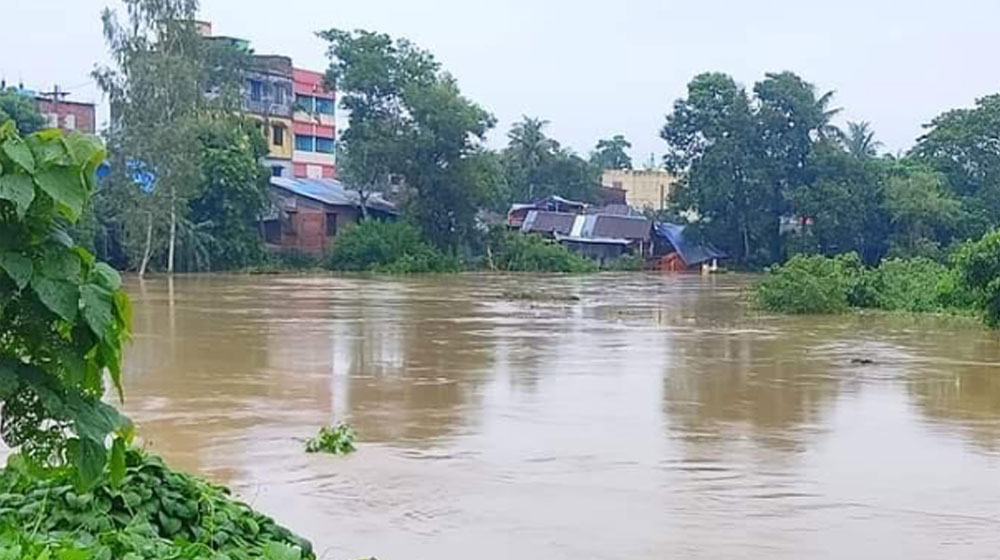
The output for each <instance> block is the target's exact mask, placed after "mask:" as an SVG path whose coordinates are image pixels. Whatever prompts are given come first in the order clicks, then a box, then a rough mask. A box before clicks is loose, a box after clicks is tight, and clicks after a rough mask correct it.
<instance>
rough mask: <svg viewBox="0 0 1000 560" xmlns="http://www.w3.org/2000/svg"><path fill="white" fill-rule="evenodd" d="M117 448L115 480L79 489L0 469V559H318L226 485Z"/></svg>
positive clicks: (61, 479)
mask: <svg viewBox="0 0 1000 560" xmlns="http://www.w3.org/2000/svg"><path fill="white" fill-rule="evenodd" d="M121 449H122V455H121V461H122V465H121V469H122V470H121V473H120V477H119V478H120V479H119V480H118V481H117V482H116V481H114V480H112V478H111V474H109V473H105V474H104V475H102V477H101V479H100V484H98V485H97V486H96V487H94V488H93V489H91V490H88V491H85V492H81V491H79V490H77V489H76V488H74V486H73V485H72V480H71V479H70V478H69V477H68V476H66V475H58V476H55V477H50V478H44V479H39V478H36V477H33V476H30V475H27V474H25V473H23V472H21V471H19V470H17V469H12V468H8V469H5V470H3V471H0V559H5V558H13V559H19V560H20V559H24V560H28V559H32V560H34V559H37V558H48V557H51V558H127V559H129V560H142V559H149V560H154V559H156V560H159V559H163V558H176V559H191V560H195V559H218V560H223V559H228V560H250V559H261V560H298V559H302V560H308V559H312V558H314V556H313V554H312V552H311V547H310V545H309V543H308V542H307V541H305V540H303V539H301V538H299V537H297V536H295V535H294V534H292V533H291V532H290V531H288V530H287V529H285V528H283V527H280V526H278V525H277V524H275V523H274V521H273V520H271V519H270V518H268V517H265V516H263V515H261V514H259V513H257V512H255V511H253V510H252V509H251V508H250V507H248V506H247V505H245V504H242V503H240V502H237V501H235V500H233V499H232V498H231V497H230V496H229V493H228V491H227V490H226V489H225V488H222V487H219V486H215V485H212V484H209V483H207V482H204V481H201V480H199V479H196V478H193V477H190V476H188V475H185V474H181V473H178V472H174V471H171V470H170V469H169V468H167V467H166V466H165V465H164V464H163V463H162V462H161V461H160V460H159V459H158V458H156V457H152V456H147V455H145V454H144V453H142V452H140V451H136V450H129V451H124V447H122V448H121ZM12 551H16V552H12ZM46 551H47V554H48V556H43V555H44V554H46ZM5 554H7V556H4V555H5Z"/></svg>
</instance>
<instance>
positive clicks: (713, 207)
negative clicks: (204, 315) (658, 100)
mask: <svg viewBox="0 0 1000 560" xmlns="http://www.w3.org/2000/svg"><path fill="white" fill-rule="evenodd" d="M832 98H833V94H832V92H828V93H822V94H820V93H819V92H817V91H816V89H815V87H814V86H813V85H811V84H810V83H808V82H806V81H804V80H803V79H802V78H800V77H798V76H796V75H795V74H793V73H790V72H783V73H777V74H767V75H766V76H765V78H764V79H763V80H761V81H759V82H757V83H756V84H754V86H753V88H752V90H751V91H749V92H748V91H747V90H746V89H745V88H744V87H742V86H740V85H739V84H737V83H736V82H735V81H734V80H733V79H732V78H731V77H729V76H727V75H725V74H717V73H716V74H702V75H699V76H697V77H696V78H694V80H692V81H691V83H690V84H689V85H688V93H687V96H686V97H685V98H683V99H680V100H678V101H677V102H676V103H675V104H674V107H673V111H672V112H671V113H670V114H669V116H668V117H667V122H666V124H665V126H664V127H663V129H662V132H661V136H662V138H663V139H664V140H665V141H666V142H667V145H668V148H669V151H668V153H667V156H666V158H665V162H666V164H667V166H668V167H669V168H670V169H671V170H672V171H674V172H676V173H677V174H678V176H679V178H680V182H679V185H678V187H677V189H676V190H675V192H674V194H673V205H674V209H675V211H687V213H686V215H687V216H689V217H693V219H692V222H693V223H694V225H695V226H696V228H697V229H698V230H700V231H701V233H702V235H704V236H705V238H707V239H708V240H709V241H711V242H712V243H714V244H715V245H716V246H718V247H720V248H722V249H724V250H726V251H727V252H728V253H729V254H730V255H732V256H733V257H734V260H735V261H736V262H737V263H739V264H741V265H744V266H748V267H761V266H767V265H771V264H775V263H780V262H783V261H785V260H786V259H787V258H789V257H790V256H793V255H796V254H820V255H836V254H841V253H847V252H856V253H857V254H859V255H860V256H861V258H862V260H863V261H864V262H865V263H866V264H869V265H873V264H876V263H878V262H879V261H881V260H882V259H883V258H886V257H915V256H922V257H927V258H930V259H933V260H944V259H945V258H946V257H947V255H948V254H950V253H951V252H953V250H954V249H955V248H956V247H958V245H959V244H960V243H961V242H962V241H964V240H968V239H976V238H979V237H981V236H982V235H983V234H984V233H986V232H987V231H989V230H991V229H993V228H995V227H996V226H997V225H998V222H1000V174H998V172H1000V141H998V140H1000V96H996V95H994V96H989V97H986V98H983V99H981V100H979V101H978V102H977V104H976V106H975V107H974V108H972V109H956V110H953V111H949V112H947V113H945V114H943V115H941V116H939V117H937V118H935V119H934V120H933V121H931V123H930V124H928V125H927V127H926V132H925V134H924V135H923V136H921V137H920V139H919V140H918V141H917V143H916V145H915V146H914V147H913V148H912V149H911V150H910V151H909V152H907V153H905V154H901V155H898V156H893V155H882V156H879V155H878V153H877V152H878V149H879V147H880V144H879V143H878V141H877V140H876V138H875V135H874V132H873V131H872V130H871V127H870V126H869V124H868V123H865V122H860V123H848V127H847V130H840V129H839V128H837V127H835V126H834V125H833V124H832V122H831V121H832V119H833V118H834V117H835V116H836V115H837V113H838V112H839V109H836V108H833V106H832Z"/></svg>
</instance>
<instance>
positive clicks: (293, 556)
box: [263, 541, 302, 560]
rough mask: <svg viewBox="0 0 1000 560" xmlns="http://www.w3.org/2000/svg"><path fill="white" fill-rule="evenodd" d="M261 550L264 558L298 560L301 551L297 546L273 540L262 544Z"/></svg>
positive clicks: (300, 556) (269, 559)
mask: <svg viewBox="0 0 1000 560" xmlns="http://www.w3.org/2000/svg"><path fill="white" fill-rule="evenodd" d="M263 552H264V558H265V559H266V560H300V559H301V558H302V551H301V550H300V549H299V548H298V547H295V546H292V545H290V544H285V543H279V542H273V541H272V542H269V543H267V544H266V545H264V550H263Z"/></svg>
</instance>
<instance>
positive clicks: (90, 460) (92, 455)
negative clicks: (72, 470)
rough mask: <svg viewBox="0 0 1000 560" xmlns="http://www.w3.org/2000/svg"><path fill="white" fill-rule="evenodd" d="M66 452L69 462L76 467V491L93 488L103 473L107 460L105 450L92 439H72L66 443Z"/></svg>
mask: <svg viewBox="0 0 1000 560" xmlns="http://www.w3.org/2000/svg"><path fill="white" fill-rule="evenodd" d="M66 451H67V454H68V455H69V458H70V462H71V463H72V464H73V466H74V467H76V480H75V483H76V484H75V485H76V488H77V490H79V491H86V490H90V489H91V488H93V487H94V484H95V483H96V482H97V480H98V479H99V478H100V476H101V473H102V472H104V465H105V463H106V462H107V459H108V452H107V450H106V449H105V448H104V446H103V445H101V444H100V443H99V442H96V441H94V440H92V439H77V438H73V439H70V440H69V441H68V442H67V444H66Z"/></svg>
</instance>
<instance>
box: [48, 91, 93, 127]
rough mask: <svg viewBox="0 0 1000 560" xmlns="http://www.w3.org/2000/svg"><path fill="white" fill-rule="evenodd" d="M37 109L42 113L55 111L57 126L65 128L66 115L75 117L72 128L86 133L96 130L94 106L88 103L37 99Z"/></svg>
mask: <svg viewBox="0 0 1000 560" xmlns="http://www.w3.org/2000/svg"><path fill="white" fill-rule="evenodd" d="M38 110H39V111H40V112H41V113H42V114H45V113H56V114H57V115H59V128H62V129H63V130H67V131H68V130H69V129H67V128H66V124H67V122H66V116H67V115H73V116H74V117H76V125H75V126H74V127H73V129H72V130H79V131H80V132H86V133H87V134H94V133H95V132H96V131H97V117H96V112H95V111H94V106H93V105H92V104H90V103H77V102H73V101H60V102H59V103H58V104H56V103H53V102H52V101H50V100H48V99H38Z"/></svg>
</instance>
